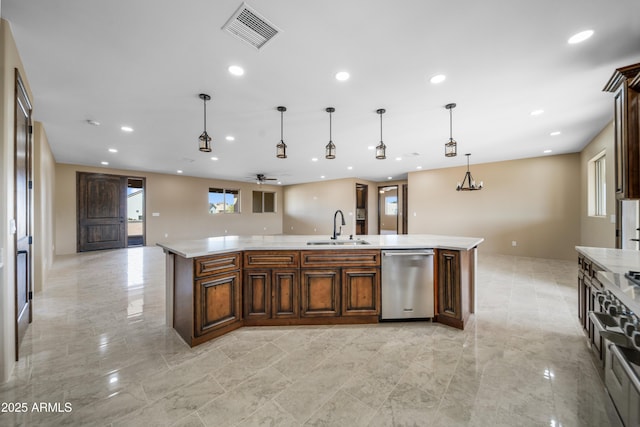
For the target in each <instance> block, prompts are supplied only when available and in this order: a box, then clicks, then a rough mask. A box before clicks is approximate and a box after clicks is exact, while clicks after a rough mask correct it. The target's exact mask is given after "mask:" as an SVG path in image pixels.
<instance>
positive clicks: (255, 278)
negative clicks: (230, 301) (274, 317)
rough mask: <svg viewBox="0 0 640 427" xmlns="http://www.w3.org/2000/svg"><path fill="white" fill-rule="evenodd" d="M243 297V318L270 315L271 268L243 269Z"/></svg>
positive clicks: (266, 316)
mask: <svg viewBox="0 0 640 427" xmlns="http://www.w3.org/2000/svg"><path fill="white" fill-rule="evenodd" d="M243 299H244V316H245V318H247V319H250V318H269V317H270V316H271V270H245V272H244V295H243Z"/></svg>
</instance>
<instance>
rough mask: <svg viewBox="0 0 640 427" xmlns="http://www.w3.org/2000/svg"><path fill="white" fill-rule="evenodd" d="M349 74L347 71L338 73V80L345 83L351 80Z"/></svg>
mask: <svg viewBox="0 0 640 427" xmlns="http://www.w3.org/2000/svg"><path fill="white" fill-rule="evenodd" d="M349 77H350V75H349V73H348V72H346V71H338V72H337V73H336V80H338V81H339V82H344V81H346V80H349Z"/></svg>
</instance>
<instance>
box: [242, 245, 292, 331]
mask: <svg viewBox="0 0 640 427" xmlns="http://www.w3.org/2000/svg"><path fill="white" fill-rule="evenodd" d="M299 259H300V253H299V252H298V251H245V252H244V280H243V282H244V295H243V300H244V318H245V323H247V324H260V322H261V321H264V320H268V319H295V318H298V317H299V307H300V303H299V296H298V295H299V289H300V272H299V269H298V267H299V266H300V263H299Z"/></svg>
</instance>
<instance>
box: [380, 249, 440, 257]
mask: <svg viewBox="0 0 640 427" xmlns="http://www.w3.org/2000/svg"><path fill="white" fill-rule="evenodd" d="M382 255H383V256H416V255H417V256H433V255H434V252H433V251H432V250H426V251H421V252H416V251H393V252H387V251H382Z"/></svg>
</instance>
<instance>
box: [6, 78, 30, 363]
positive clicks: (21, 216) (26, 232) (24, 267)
mask: <svg viewBox="0 0 640 427" xmlns="http://www.w3.org/2000/svg"><path fill="white" fill-rule="evenodd" d="M15 98H16V104H15V124H14V128H15V156H16V157H15V203H16V205H15V245H16V283H15V293H16V301H15V308H16V311H15V313H16V360H18V351H19V349H20V343H21V342H22V338H23V337H24V334H25V333H26V332H27V328H28V326H29V323H31V319H32V313H31V298H32V296H33V294H32V292H31V271H32V270H31V262H32V261H31V188H32V184H31V154H32V149H31V133H32V127H31V103H30V102H29V97H28V96H27V92H26V90H25V88H24V85H23V83H22V79H21V78H20V74H19V73H18V70H17V69H16V93H15ZM11 228H12V229H13V228H14V227H13V226H12V227H11Z"/></svg>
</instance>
